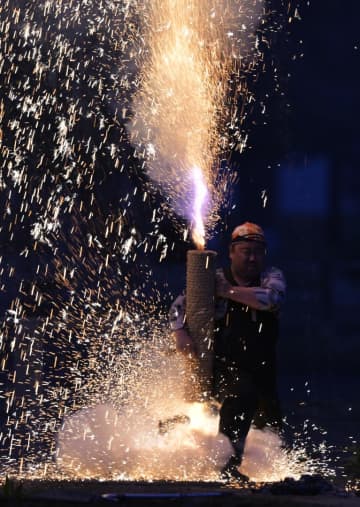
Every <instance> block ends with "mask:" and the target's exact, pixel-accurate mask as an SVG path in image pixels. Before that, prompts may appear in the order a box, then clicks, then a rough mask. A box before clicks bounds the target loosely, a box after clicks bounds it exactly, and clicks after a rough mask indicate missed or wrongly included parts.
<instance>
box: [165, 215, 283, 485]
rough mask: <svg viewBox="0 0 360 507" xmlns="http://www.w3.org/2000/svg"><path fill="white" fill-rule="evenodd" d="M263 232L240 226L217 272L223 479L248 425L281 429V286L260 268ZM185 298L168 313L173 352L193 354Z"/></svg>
mask: <svg viewBox="0 0 360 507" xmlns="http://www.w3.org/2000/svg"><path fill="white" fill-rule="evenodd" d="M265 256H266V242H265V237H264V232H263V230H262V229H261V227H259V226H258V225H256V224H253V223H250V222H245V223H244V224H242V225H239V226H238V227H236V228H235V229H234V231H233V233H232V235H231V243H230V249H229V257H230V266H229V267H228V268H225V269H220V270H218V271H217V273H216V287H217V288H216V293H217V297H218V299H217V305H216V314H215V339H214V356H215V357H214V378H213V388H214V392H213V394H214V397H215V398H216V399H217V400H218V401H219V402H220V403H221V409H220V427H219V430H220V431H221V432H222V433H224V434H225V435H227V436H228V437H229V439H230V441H231V442H232V444H233V448H234V453H233V456H232V457H231V458H230V460H229V462H228V463H227V465H226V466H225V468H224V470H223V475H224V476H225V477H226V478H229V479H230V478H239V479H240V478H242V477H241V474H240V473H239V471H238V468H239V466H240V464H241V460H242V455H243V450H244V445H245V439H246V436H247V434H248V431H249V429H250V425H251V422H252V421H253V420H254V423H255V424H256V426H257V427H259V428H262V427H264V426H265V425H271V426H273V427H278V428H279V427H280V425H281V413H280V408H279V402H278V396H277V388H276V342H277V338H278V316H279V308H280V305H281V303H282V302H283V300H284V297H285V289H286V283H285V279H284V276H283V274H282V272H281V271H280V270H279V269H277V268H269V269H265ZM184 308H185V305H184V297H183V296H179V297H178V298H177V299H176V301H175V302H174V304H173V305H172V308H171V311H170V320H171V327H172V329H173V330H174V332H175V336H176V343H177V349H178V350H180V351H181V352H184V353H190V354H196V346H195V343H194V342H193V340H192V339H191V337H190V336H189V335H188V334H187V331H186V323H185V324H184V320H185V319H184Z"/></svg>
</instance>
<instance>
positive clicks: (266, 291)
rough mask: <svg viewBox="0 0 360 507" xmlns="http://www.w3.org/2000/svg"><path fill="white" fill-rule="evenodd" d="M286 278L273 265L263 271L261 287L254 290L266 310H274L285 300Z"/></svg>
mask: <svg viewBox="0 0 360 507" xmlns="http://www.w3.org/2000/svg"><path fill="white" fill-rule="evenodd" d="M285 295H286V280H285V276H284V274H283V272H282V271H281V270H280V269H278V268H275V267H271V268H269V269H267V270H266V271H264V273H263V275H262V277H261V287H259V288H258V289H257V291H256V297H257V299H258V300H259V301H260V302H261V303H262V304H263V305H264V306H265V307H266V309H267V310H270V311H276V310H278V309H279V308H280V306H281V305H282V303H283V302H284V300H285Z"/></svg>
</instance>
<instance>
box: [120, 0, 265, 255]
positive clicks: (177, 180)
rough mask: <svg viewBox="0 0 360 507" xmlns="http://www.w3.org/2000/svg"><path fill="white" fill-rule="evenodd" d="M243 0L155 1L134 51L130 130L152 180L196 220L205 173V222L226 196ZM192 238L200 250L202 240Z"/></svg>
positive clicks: (173, 203) (148, 6)
mask: <svg viewBox="0 0 360 507" xmlns="http://www.w3.org/2000/svg"><path fill="white" fill-rule="evenodd" d="M254 4H256V5H259V3H257V2H253V3H252V8H253V11H252V15H253V17H256V15H257V14H256V13H257V12H258V11H257V8H255V9H254ZM244 5H245V2H239V1H238V0H226V1H219V0H216V1H215V0H153V1H152V2H148V3H146V5H145V4H144V7H143V16H142V18H143V22H144V27H143V34H144V35H143V47H141V48H140V49H139V50H138V52H137V54H138V59H139V61H138V64H139V66H140V68H141V73H140V77H139V80H140V81H139V86H138V89H137V92H136V93H135V95H134V98H133V119H132V122H131V125H129V130H130V133H131V138H132V141H133V143H134V144H135V145H136V146H137V152H138V154H140V156H143V157H144V158H145V160H146V166H147V171H148V174H149V176H150V178H151V180H152V181H153V182H154V183H155V184H156V185H157V186H159V187H160V188H161V189H162V191H163V193H164V194H165V195H166V196H167V198H168V199H169V201H170V204H171V206H172V208H173V210H174V211H175V212H176V213H178V214H180V215H182V216H185V217H186V218H187V219H188V220H191V221H192V223H194V217H193V216H192V210H193V209H194V208H196V205H194V203H193V202H191V201H192V200H194V199H195V196H196V194H197V192H196V189H194V188H193V186H194V175H193V172H194V171H201V175H200V176H199V175H197V176H196V181H200V179H202V181H203V184H204V185H205V186H206V187H207V188H208V191H209V200H208V203H207V205H206V206H203V207H202V218H203V219H204V220H205V221H206V220H207V219H208V216H209V215H210V212H211V213H213V212H216V210H217V209H218V207H219V204H220V202H219V201H220V199H221V198H223V196H222V195H219V193H217V191H216V189H215V180H216V177H217V171H216V169H215V168H216V167H217V165H218V163H217V161H218V157H219V154H220V153H222V152H224V150H226V147H227V143H228V140H227V136H226V134H225V133H224V131H225V128H224V125H225V123H226V115H227V114H228V113H229V112H228V111H227V107H226V100H227V99H226V97H227V91H228V80H229V76H230V72H231V70H232V69H233V66H234V62H235V61H238V60H239V57H240V55H239V49H238V47H237V40H236V37H234V34H235V33H236V32H237V31H238V28H239V23H240V22H241V19H243V18H245V17H246V16H248V12H247V11H246V8H245V7H244ZM197 221H198V219H197ZM201 228H203V226H200V229H201ZM198 229H199V228H198ZM201 234H202V235H203V236H204V235H205V230H203V231H202V233H201ZM195 236H196V237H195V238H194V241H195V242H196V243H197V244H198V245H199V242H200V245H199V246H200V247H203V243H204V237H203V238H202V239H201V238H200V239H199V238H198V237H197V236H198V232H197V233H196V234H195Z"/></svg>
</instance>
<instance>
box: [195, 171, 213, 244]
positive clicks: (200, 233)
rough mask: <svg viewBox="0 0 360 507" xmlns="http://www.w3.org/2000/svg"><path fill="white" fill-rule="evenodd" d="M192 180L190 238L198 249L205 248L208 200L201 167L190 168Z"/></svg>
mask: <svg viewBox="0 0 360 507" xmlns="http://www.w3.org/2000/svg"><path fill="white" fill-rule="evenodd" d="M192 181H193V184H194V204H193V212H192V233H191V234H192V238H193V241H194V243H195V245H196V248H198V249H199V250H204V248H205V224H204V215H205V213H206V210H205V209H204V208H205V205H206V204H207V201H208V196H209V192H208V189H207V186H206V183H205V181H204V175H203V173H202V171H201V169H200V168H199V167H197V166H195V167H194V168H193V170H192Z"/></svg>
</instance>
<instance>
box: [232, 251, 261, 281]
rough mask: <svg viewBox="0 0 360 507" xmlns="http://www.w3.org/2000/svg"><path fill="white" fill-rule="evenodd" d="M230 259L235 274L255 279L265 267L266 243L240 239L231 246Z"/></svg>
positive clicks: (250, 279) (243, 277)
mask: <svg viewBox="0 0 360 507" xmlns="http://www.w3.org/2000/svg"><path fill="white" fill-rule="evenodd" d="M230 259H231V268H232V270H233V272H234V274H235V275H237V276H238V277H240V278H242V279H244V280H247V281H252V280H255V279H256V278H258V276H259V275H260V273H261V272H262V270H263V269H264V262H265V245H263V244H262V243H260V242H259V241H240V242H239V243H235V244H234V245H231V246H230Z"/></svg>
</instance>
